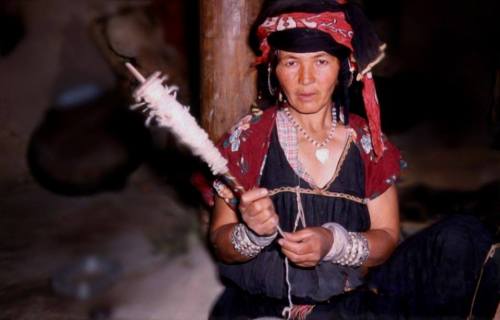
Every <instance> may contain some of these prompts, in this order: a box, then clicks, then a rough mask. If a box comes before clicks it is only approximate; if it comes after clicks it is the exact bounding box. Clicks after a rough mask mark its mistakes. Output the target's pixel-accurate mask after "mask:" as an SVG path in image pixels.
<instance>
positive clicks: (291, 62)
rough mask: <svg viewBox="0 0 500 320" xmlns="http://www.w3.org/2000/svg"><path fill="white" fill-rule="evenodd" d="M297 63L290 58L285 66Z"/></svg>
mask: <svg viewBox="0 0 500 320" xmlns="http://www.w3.org/2000/svg"><path fill="white" fill-rule="evenodd" d="M296 64H297V63H296V62H295V61H293V60H288V61H285V66H287V67H293V66H295V65H296Z"/></svg>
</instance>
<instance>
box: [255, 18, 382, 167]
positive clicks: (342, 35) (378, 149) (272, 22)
mask: <svg viewBox="0 0 500 320" xmlns="http://www.w3.org/2000/svg"><path fill="white" fill-rule="evenodd" d="M297 28H303V29H314V30H319V31H322V32H325V33H326V34H328V35H329V36H331V37H332V39H333V40H334V41H335V42H336V43H338V44H340V45H342V46H344V47H346V48H348V49H349V50H350V57H349V62H350V66H351V69H352V70H351V71H354V70H356V71H357V72H358V75H357V80H360V81H362V82H363V90H362V95H363V101H364V104H365V110H366V116H367V117H368V126H369V129H370V134H371V139H372V145H373V150H374V152H375V155H376V156H377V158H380V156H381V155H382V153H383V151H384V143H383V141H382V131H381V125H380V107H379V102H378V98H377V92H376V89H375V82H374V81H373V76H372V73H371V68H372V67H373V66H375V65H376V64H377V63H378V62H379V61H380V60H382V58H383V57H384V50H385V45H381V46H380V47H379V51H380V52H379V55H378V56H377V57H376V58H375V59H374V60H373V61H370V62H368V63H367V64H366V66H363V70H358V69H359V65H358V63H357V61H356V58H355V57H356V52H355V48H354V45H353V38H354V36H355V34H354V31H353V28H352V26H351V24H350V23H349V22H348V21H347V20H346V17H345V13H344V12H343V11H335V12H321V13H308V12H291V13H283V14H281V15H278V16H274V17H269V18H267V19H266V20H265V21H264V22H263V23H262V24H261V25H260V26H259V27H258V29H257V37H258V39H259V41H260V50H261V53H262V54H261V55H260V56H259V57H258V58H257V59H256V63H257V64H261V63H264V62H267V61H268V59H269V53H270V51H271V47H270V45H269V43H268V37H269V36H270V35H271V34H272V33H274V32H279V31H285V30H290V29H297Z"/></svg>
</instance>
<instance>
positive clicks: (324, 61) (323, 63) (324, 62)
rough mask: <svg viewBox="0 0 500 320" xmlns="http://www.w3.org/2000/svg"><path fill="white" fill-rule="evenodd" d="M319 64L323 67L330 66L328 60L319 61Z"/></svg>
mask: <svg viewBox="0 0 500 320" xmlns="http://www.w3.org/2000/svg"><path fill="white" fill-rule="evenodd" d="M317 62H318V64H319V65H322V66H323V65H327V64H328V60H326V59H318V61H317Z"/></svg>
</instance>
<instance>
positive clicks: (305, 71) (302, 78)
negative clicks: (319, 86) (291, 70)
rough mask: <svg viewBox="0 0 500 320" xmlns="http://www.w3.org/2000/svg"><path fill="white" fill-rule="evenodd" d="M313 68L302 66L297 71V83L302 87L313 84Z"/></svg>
mask: <svg viewBox="0 0 500 320" xmlns="http://www.w3.org/2000/svg"><path fill="white" fill-rule="evenodd" d="M314 78H315V77H314V68H313V66H310V65H307V64H304V65H302V66H301V67H300V70H299V83H300V84H303V85H307V84H310V83H312V82H314Z"/></svg>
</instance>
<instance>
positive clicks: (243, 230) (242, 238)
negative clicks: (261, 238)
mask: <svg viewBox="0 0 500 320" xmlns="http://www.w3.org/2000/svg"><path fill="white" fill-rule="evenodd" d="M247 229H248V228H247V227H246V226H245V225H244V224H243V223H238V224H236V225H235V226H234V228H233V232H232V233H231V244H232V245H233V247H234V250H236V251H237V252H238V253H239V254H241V255H242V256H245V257H249V258H253V257H255V256H256V255H258V254H259V252H260V251H261V250H262V249H263V248H264V247H263V246H259V245H257V244H255V243H254V242H252V241H251V240H250V238H249V237H248V233H247Z"/></svg>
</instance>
